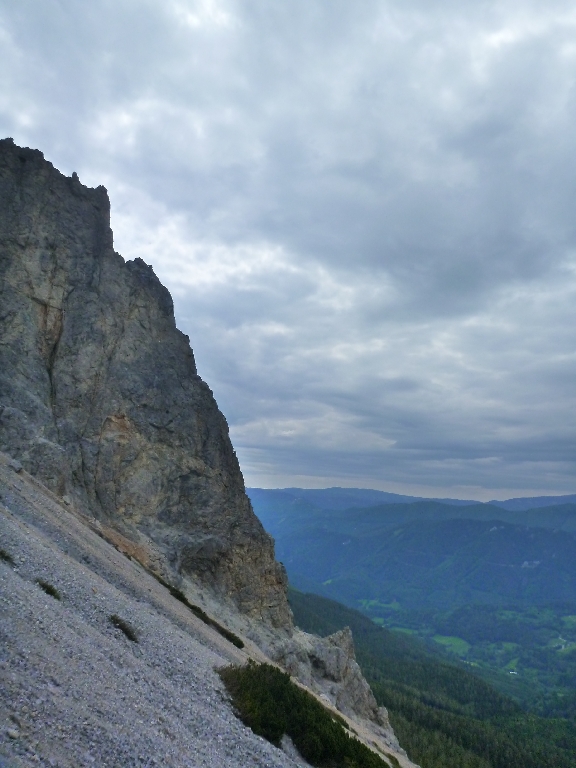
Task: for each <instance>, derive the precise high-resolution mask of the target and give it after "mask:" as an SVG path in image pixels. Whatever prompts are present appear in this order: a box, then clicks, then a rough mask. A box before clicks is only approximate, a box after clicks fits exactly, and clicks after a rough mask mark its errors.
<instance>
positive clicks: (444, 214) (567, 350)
mask: <svg viewBox="0 0 576 768" xmlns="http://www.w3.org/2000/svg"><path fill="white" fill-rule="evenodd" d="M0 72H1V73H2V74H1V77H0V134H1V135H2V136H12V137H13V138H14V140H15V141H16V142H17V143H19V144H23V145H26V146H31V147H36V148H39V149H41V150H42V151H43V152H44V154H45V156H46V157H47V159H49V160H50V161H51V162H53V163H54V165H55V166H56V167H57V168H59V169H60V170H61V171H62V172H64V173H66V174H68V175H69V174H71V173H72V171H77V172H78V174H79V176H80V179H81V181H82V182H83V183H85V184H88V185H89V186H97V185H98V184H104V185H105V186H106V187H107V188H108V191H109V194H110V197H111V203H112V227H113V229H114V235H115V247H116V249H117V250H118V251H119V252H120V253H121V254H122V255H123V256H124V258H126V259H132V258H134V257H136V256H139V257H141V258H143V259H144V260H145V261H146V262H148V263H150V264H152V265H153V266H154V269H155V271H156V273H157V274H158V276H159V277H160V279H161V280H162V281H163V282H164V283H165V284H166V285H167V286H168V287H169V288H170V290H171V291H172V294H173V296H174V300H175V305H176V319H177V323H178V326H179V327H180V328H181V329H182V330H183V331H184V332H185V333H187V334H189V336H190V338H191V343H192V346H193V349H194V352H195V355H196V360H197V365H198V370H199V373H200V375H201V376H202V377H203V378H204V379H205V380H206V381H207V382H208V384H209V385H210V387H211V388H212V389H213V391H214V393H215V395H216V398H217V401H218V403H219V405H220V407H221V409H222V411H223V412H224V414H225V416H226V417H227V419H228V422H229V424H230V430H231V436H232V441H233V443H234V446H235V448H236V451H237V453H238V456H239V458H240V462H241V466H242V469H243V472H244V476H245V479H246V483H247V484H248V485H252V486H261V487H282V486H289V485H293V486H303V487H325V486H329V485H341V486H359V487H367V488H380V489H383V490H390V491H397V492H403V493H412V494H415V495H435V496H444V495H449V496H454V497H460V498H478V499H489V498H506V497H509V496H520V495H534V494H540V493H574V492H576V473H575V469H576V466H575V464H576V461H575V460H576V453H575V451H576V402H575V401H576V387H575V381H576V302H575V298H576V210H575V204H576V194H575V192H576V88H575V84H576V6H575V5H574V3H573V2H555V1H554V0H548V2H546V3H543V2H541V0H539V2H530V1H529V0H515V1H512V0H494V1H493V2H492V1H491V0H485V1H482V0H474V1H472V0H469V1H468V2H466V0H464V2H462V0H460V1H459V2H455V1H454V0H412V1H411V0H392V1H391V0H388V1H387V0H380V1H378V2H377V1H375V0H374V1H372V0H359V1H356V2H351V1H350V0H347V1H346V2H343V1H341V0H238V1H234V0H222V1H221V0H203V1H202V0H198V1H196V0H90V2H79V0H0Z"/></svg>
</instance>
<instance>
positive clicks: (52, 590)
mask: <svg viewBox="0 0 576 768" xmlns="http://www.w3.org/2000/svg"><path fill="white" fill-rule="evenodd" d="M36 584H38V586H39V587H40V589H43V590H44V592H46V594H47V595H50V596H51V597H53V598H55V599H56V600H61V599H62V598H61V596H60V592H58V590H57V589H56V587H54V586H53V585H52V584H50V583H49V582H47V581H44V579H36Z"/></svg>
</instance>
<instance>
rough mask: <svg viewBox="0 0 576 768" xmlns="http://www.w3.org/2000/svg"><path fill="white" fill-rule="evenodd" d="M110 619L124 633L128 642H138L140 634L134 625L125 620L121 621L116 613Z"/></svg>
mask: <svg viewBox="0 0 576 768" xmlns="http://www.w3.org/2000/svg"><path fill="white" fill-rule="evenodd" d="M108 618H109V619H110V622H111V623H112V624H113V625H114V626H115V627H116V628H117V629H120V630H122V632H124V634H125V635H126V637H127V638H128V640H131V641H132V642H133V643H137V642H138V633H137V632H136V630H135V629H134V627H133V626H132V624H129V623H128V622H127V621H125V620H124V619H121V618H120V616H117V615H116V614H115V613H113V614H112V616H109V617H108Z"/></svg>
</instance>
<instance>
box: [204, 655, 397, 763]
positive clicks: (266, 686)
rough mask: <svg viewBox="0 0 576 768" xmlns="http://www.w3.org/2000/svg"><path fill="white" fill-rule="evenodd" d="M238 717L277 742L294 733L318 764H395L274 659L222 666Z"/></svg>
mask: <svg viewBox="0 0 576 768" xmlns="http://www.w3.org/2000/svg"><path fill="white" fill-rule="evenodd" d="M219 674H220V677H221V678H222V680H223V682H224V684H225V686H226V688H227V689H228V692H229V693H230V695H231V697H232V701H233V703H234V706H235V707H236V710H237V712H238V716H239V717H240V719H241V720H242V722H244V723H245V724H246V725H247V726H249V727H250V728H251V729H252V730H253V731H254V733H257V734H258V735H259V736H263V737H264V738H265V739H267V740H268V741H270V742H272V744H275V745H276V746H279V744H280V740H281V739H282V736H283V735H284V734H287V735H288V736H290V738H291V739H292V741H293V742H294V745H295V746H296V749H297V750H298V751H299V752H300V754H301V755H302V757H303V758H304V759H305V760H306V761H307V762H309V763H311V764H312V765H314V766H318V768H389V767H388V765H387V763H386V762H385V761H384V760H382V759H381V758H380V757H378V755H376V754H375V753H374V752H372V751H371V750H370V749H368V747H366V746H365V745H364V744H362V743H361V742H359V741H357V740H356V739H355V738H354V737H352V736H349V735H348V734H347V733H346V731H345V730H344V728H343V727H342V724H341V723H340V722H338V720H340V718H335V717H334V715H333V713H331V712H329V711H328V710H327V709H326V708H325V707H323V706H322V705H321V704H320V702H319V701H318V700H317V699H315V698H314V697H313V696H312V695H311V694H309V693H308V692H307V691H304V690H302V689H301V688H299V687H298V686H297V685H295V684H294V683H293V682H292V681H291V680H290V675H288V674H287V673H286V672H282V671H281V670H279V669H277V668H276V667H273V666H272V665H271V664H256V663H255V662H253V661H249V662H248V664H247V665H246V666H244V667H234V666H229V667H224V668H223V669H220V670H219Z"/></svg>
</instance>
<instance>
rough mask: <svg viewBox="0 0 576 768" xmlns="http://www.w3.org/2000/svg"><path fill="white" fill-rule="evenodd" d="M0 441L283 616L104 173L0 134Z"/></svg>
mask: <svg viewBox="0 0 576 768" xmlns="http://www.w3.org/2000/svg"><path fill="white" fill-rule="evenodd" d="M0 450H2V451H6V452H7V453H9V454H11V455H12V456H14V457H15V458H17V459H19V460H20V461H21V462H22V464H23V465H24V467H25V469H26V470H27V471H29V472H30V473H31V474H33V475H35V476H36V477H38V478H39V479H41V480H42V481H43V482H44V483H45V484H46V485H47V486H48V487H49V488H50V489H51V490H52V491H54V492H56V493H57V494H58V495H59V496H61V497H62V498H64V499H65V500H66V501H67V502H68V503H71V504H73V505H76V506H78V507H79V508H82V509H84V510H89V511H90V512H91V514H92V515H94V517H96V518H97V519H99V520H101V521H103V522H105V523H106V524H108V525H112V526H113V527H115V528H117V529H118V530H119V531H121V532H122V533H124V534H125V535H127V536H128V537H129V538H130V539H132V540H135V541H141V542H142V543H143V544H146V543H147V542H152V543H153V545H154V547H156V548H157V551H158V552H160V554H161V555H162V557H163V558H164V559H165V563H166V567H168V568H170V569H171V571H172V572H173V573H176V574H180V575H182V576H186V575H191V576H194V577H195V578H196V579H198V580H200V582H202V583H203V584H205V585H206V586H207V588H209V589H210V590H211V591H213V592H215V593H216V594H217V595H219V596H222V597H225V598H227V599H229V600H231V601H233V602H234V603H235V604H236V605H237V607H238V608H239V609H240V611H241V612H242V613H244V614H246V615H248V616H252V617H254V618H256V619H258V620H262V621H264V622H265V623H267V624H268V625H270V626H273V627H282V626H284V627H289V626H291V613H290V609H289V607H288V603H287V600H286V576H285V572H284V569H283V567H282V566H281V565H280V564H278V563H277V562H276V561H275V560H274V548H273V541H272V539H271V537H270V536H269V535H268V534H267V533H266V532H265V531H264V529H263V527H262V525H261V524H260V522H259V520H258V519H257V518H256V516H255V515H254V513H253V511H252V508H251V505H250V501H249V499H248V497H247V496H246V494H245V491H244V481H243V478H242V474H241V472H240V468H239V465H238V460H237V458H236V455H235V453H234V450H233V448H232V445H231V443H230V439H229V436H228V426H227V423H226V420H225V419H224V416H223V415H222V414H221V413H220V411H219V410H218V407H217V405H216V402H215V400H214V397H213V396H212V392H211V391H210V389H209V388H208V386H207V385H206V384H205V383H204V382H203V381H202V379H201V378H200V376H198V373H197V371H196V366H195V362H194V355H193V353H192V350H191V348H190V345H189V340H188V337H187V336H185V335H184V334H182V333H181V332H180V331H179V330H178V329H177V328H176V325H175V321H174V312H173V304H172V299H171V297H170V294H169V292H168V290H167V289H166V288H165V287H164V286H163V285H162V284H161V283H160V281H159V280H158V279H157V277H156V276H155V274H154V272H153V270H152V268H151V267H149V266H147V265H146V264H145V263H144V262H143V261H142V260H140V259H135V260H134V261H128V262H125V261H124V260H123V259H122V257H121V256H120V255H119V254H118V253H116V252H115V251H114V248H113V242H112V231H111V229H110V203H109V200H108V194H107V192H106V190H105V189H104V187H98V188H97V189H89V188H87V187H85V186H83V185H82V184H81V183H80V181H79V179H78V177H77V175H76V174H73V176H72V178H67V177H65V176H63V175H62V174H61V173H60V172H59V171H58V170H56V169H55V168H54V167H53V165H52V164H51V163H49V162H48V161H46V160H45V159H44V156H43V154H42V153H41V152H39V151H38V150H31V149H25V148H21V147H18V146H16V145H15V144H14V142H13V141H12V140H11V139H4V140H2V141H0Z"/></svg>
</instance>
